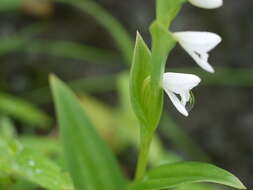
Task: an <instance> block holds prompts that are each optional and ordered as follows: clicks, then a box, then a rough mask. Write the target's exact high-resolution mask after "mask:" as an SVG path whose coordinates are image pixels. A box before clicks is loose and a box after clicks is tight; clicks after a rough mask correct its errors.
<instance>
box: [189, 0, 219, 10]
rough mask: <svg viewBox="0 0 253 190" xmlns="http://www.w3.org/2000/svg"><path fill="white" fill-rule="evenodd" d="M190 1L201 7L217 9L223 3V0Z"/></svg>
mask: <svg viewBox="0 0 253 190" xmlns="http://www.w3.org/2000/svg"><path fill="white" fill-rule="evenodd" d="M189 2H190V3H191V4H192V5H194V6H196V7H199V8H204V9H216V8H219V7H221V6H222V5H223V0H189Z"/></svg>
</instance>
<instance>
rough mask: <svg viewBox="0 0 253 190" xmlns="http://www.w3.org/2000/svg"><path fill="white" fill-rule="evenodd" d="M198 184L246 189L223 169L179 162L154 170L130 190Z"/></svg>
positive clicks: (197, 163)
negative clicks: (211, 183)
mask: <svg viewBox="0 0 253 190" xmlns="http://www.w3.org/2000/svg"><path fill="white" fill-rule="evenodd" d="M197 182H213V183H219V184H223V185H228V186H231V187H234V188H238V189H245V186H244V185H243V184H242V183H241V182H240V180H239V179H238V178H237V177H235V176H234V175H233V174H231V173H229V172H227V171H225V170H223V169H221V168H218V167H216V166H213V165H211V164H206V163H201V162H178V163H174V164H165V165H162V166H160V167H158V168H155V169H152V170H151V171H150V172H148V174H147V176H146V177H145V178H144V180H143V181H142V182H141V183H139V184H134V185H133V186H132V187H131V188H130V190H151V189H165V188H171V187H177V186H179V185H182V184H187V183H197Z"/></svg>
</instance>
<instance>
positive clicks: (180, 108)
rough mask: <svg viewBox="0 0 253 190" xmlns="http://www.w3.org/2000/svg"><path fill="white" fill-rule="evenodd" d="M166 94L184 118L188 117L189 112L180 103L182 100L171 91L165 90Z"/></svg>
mask: <svg viewBox="0 0 253 190" xmlns="http://www.w3.org/2000/svg"><path fill="white" fill-rule="evenodd" d="M165 92H166V93H167V94H168V96H169V98H170V100H171V102H172V103H173V105H174V106H175V107H176V109H177V110H178V111H179V112H180V113H181V114H183V115H184V116H188V115H189V114H188V112H187V110H186V108H185V106H183V105H182V104H181V102H180V100H179V99H178V97H177V96H176V95H175V94H174V93H173V92H171V91H169V90H166V89H165Z"/></svg>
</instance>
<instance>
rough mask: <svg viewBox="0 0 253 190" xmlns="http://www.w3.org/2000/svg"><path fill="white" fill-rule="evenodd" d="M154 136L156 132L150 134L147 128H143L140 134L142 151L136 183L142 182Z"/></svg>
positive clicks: (140, 151)
mask: <svg viewBox="0 0 253 190" xmlns="http://www.w3.org/2000/svg"><path fill="white" fill-rule="evenodd" d="M153 136H154V132H149V131H147V130H145V128H143V127H142V128H141V133H140V150H139V155H138V161H137V168H136V172H135V182H138V181H140V180H142V178H143V177H144V174H145V172H146V168H147V165H148V155H149V149H150V145H151V142H152V139H153Z"/></svg>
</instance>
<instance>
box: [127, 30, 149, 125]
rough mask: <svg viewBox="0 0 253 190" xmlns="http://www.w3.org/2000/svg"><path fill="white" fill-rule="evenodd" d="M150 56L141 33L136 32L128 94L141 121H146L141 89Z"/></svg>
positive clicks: (147, 75) (147, 71)
mask: <svg viewBox="0 0 253 190" xmlns="http://www.w3.org/2000/svg"><path fill="white" fill-rule="evenodd" d="M150 57H151V52H150V50H149V49H148V47H147V45H146V44H145V42H144V40H143V39H142V37H141V35H140V34H139V33H137V37H136V44H135V48H134V55H133V62H132V67H131V74H130V94H131V102H132V105H133V110H134V111H135V114H136V115H137V117H138V119H139V120H140V121H141V122H143V123H146V122H147V121H146V118H145V113H144V108H143V105H142V103H141V102H142V99H143V93H142V89H143V85H144V82H145V80H147V78H148V77H149V76H150V70H151V66H150Z"/></svg>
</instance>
